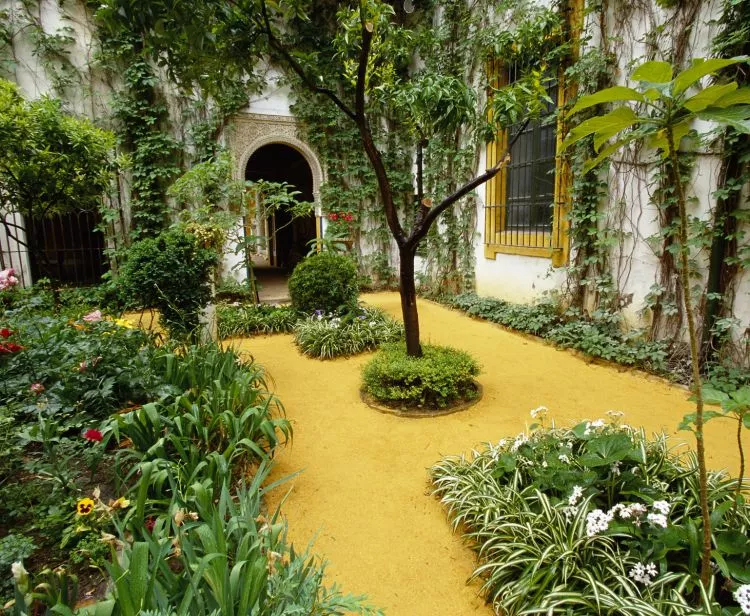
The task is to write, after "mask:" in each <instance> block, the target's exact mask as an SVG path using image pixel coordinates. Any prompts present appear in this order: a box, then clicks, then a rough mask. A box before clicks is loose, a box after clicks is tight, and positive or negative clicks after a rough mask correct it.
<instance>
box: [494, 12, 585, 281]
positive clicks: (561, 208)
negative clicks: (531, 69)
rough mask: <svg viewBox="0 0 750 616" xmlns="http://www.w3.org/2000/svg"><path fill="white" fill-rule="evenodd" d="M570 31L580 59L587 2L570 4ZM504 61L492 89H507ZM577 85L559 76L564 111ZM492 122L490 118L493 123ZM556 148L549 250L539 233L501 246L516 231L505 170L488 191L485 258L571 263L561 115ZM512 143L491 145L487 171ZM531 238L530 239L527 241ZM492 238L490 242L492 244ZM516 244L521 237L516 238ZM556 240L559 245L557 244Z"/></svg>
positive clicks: (568, 177) (501, 138)
mask: <svg viewBox="0 0 750 616" xmlns="http://www.w3.org/2000/svg"><path fill="white" fill-rule="evenodd" d="M567 21H568V28H569V32H570V38H571V40H572V41H574V43H575V44H574V45H572V50H573V51H572V54H571V56H572V57H571V60H572V61H573V62H575V61H576V60H577V59H578V47H579V46H578V44H577V43H578V41H579V40H580V35H581V31H582V29H583V0H570V2H569V5H568V15H567ZM502 69H503V62H502V60H493V61H491V62H490V63H489V66H488V72H489V75H490V85H491V86H492V87H494V88H498V87H502V86H503V85H505V83H504V82H505V81H506V78H505V71H504V70H502ZM577 89H578V88H577V84H576V83H575V82H573V81H572V80H567V79H565V70H564V67H560V70H559V72H558V90H557V108H558V109H562V108H563V107H564V106H565V104H566V103H567V101H569V100H571V99H572V98H574V97H575V96H576V94H577ZM491 119H492V118H491V117H490V120H491ZM555 132H556V146H555V152H556V154H555V194H554V204H553V208H554V210H553V212H554V214H553V217H552V221H553V222H552V232H551V234H550V233H545V234H543V235H544V236H545V237H546V241H545V244H546V246H537V245H535V244H534V242H536V241H538V235H539V234H536V233H523V234H521V235H522V236H523V237H522V244H523V245H521V246H517V245H516V246H509V245H508V244H504V243H501V242H502V241H505V240H506V239H507V238H508V237H509V235H512V234H513V232H512V231H506V230H505V203H506V189H507V172H506V170H505V168H503V170H502V171H501V172H500V173H498V174H497V175H496V176H495V177H494V178H492V179H491V180H490V181H489V182H487V184H486V187H485V220H484V232H485V234H484V237H485V247H484V256H485V258H487V259H494V258H495V257H496V256H497V255H498V254H511V255H525V256H532V257H545V258H551V259H552V265H553V266H554V267H562V266H564V265H566V264H567V263H568V260H569V258H570V240H569V231H570V223H569V221H568V214H569V212H570V207H571V187H572V183H573V180H572V169H571V167H570V161H569V160H568V157H567V156H565V155H564V153H563V149H562V142H563V135H565V134H566V132H567V127H566V124H565V122H564V120H563V118H562V116H561V115H558V118H557V126H556V131H555ZM507 143H508V131H507V130H503V131H500V132H499V133H498V135H497V138H496V139H495V140H494V141H491V142H490V143H488V144H487V168H488V169H489V168H490V167H492V166H494V165H495V164H496V163H497V162H498V160H499V157H500V156H501V155H502V154H503V153H504V152H505V148H506V147H507ZM527 236H528V237H527ZM488 238H490V241H488ZM514 238H515V240H516V242H518V237H517V236H514ZM553 238H555V240H556V241H555V244H556V245H552V243H553Z"/></svg>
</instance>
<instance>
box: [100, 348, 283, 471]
mask: <svg viewBox="0 0 750 616" xmlns="http://www.w3.org/2000/svg"><path fill="white" fill-rule="evenodd" d="M156 364H157V366H159V365H161V366H162V367H163V369H162V371H161V374H162V375H163V378H164V380H165V381H166V383H168V384H170V385H171V386H172V387H173V388H174V391H175V392H179V393H177V394H176V395H173V396H164V397H163V399H162V400H160V401H156V402H151V403H149V404H145V405H143V406H142V407H141V408H139V409H136V410H134V411H131V412H129V413H122V414H118V415H116V416H114V417H113V419H112V423H111V430H112V432H113V433H114V435H115V437H116V438H117V440H118V441H120V442H122V441H123V440H124V439H128V441H129V442H130V447H129V448H128V449H125V450H123V451H122V454H121V459H122V460H133V461H134V464H132V465H131V469H130V476H131V477H132V476H133V473H135V474H137V475H140V476H141V477H151V476H152V473H156V476H158V477H159V481H160V482H163V480H164V479H163V476H162V473H163V472H167V471H171V472H173V474H174V477H175V478H176V480H177V482H178V483H180V484H183V483H184V484H186V485H187V484H189V483H191V482H192V481H194V480H195V479H196V477H201V476H202V477H207V478H210V479H211V481H212V482H213V483H214V485H216V486H220V485H221V483H222V481H223V480H224V479H227V480H229V479H230V478H232V477H233V476H235V475H237V474H240V473H241V472H242V471H243V470H244V469H246V468H247V466H248V464H250V463H251V462H254V461H257V460H259V459H265V458H267V457H269V456H271V455H272V454H273V451H274V449H275V448H276V447H277V446H278V445H279V444H281V443H282V442H283V441H285V440H286V439H288V438H290V437H291V434H292V428H291V425H290V424H289V422H288V421H287V420H286V419H284V418H282V417H274V414H279V413H281V412H282V410H283V409H282V407H281V405H280V404H279V402H278V400H277V399H276V398H275V397H274V396H272V395H271V394H270V393H268V391H267V390H266V384H265V380H264V373H263V370H262V369H261V368H260V367H258V366H257V364H254V363H252V362H250V363H246V362H243V361H241V360H240V358H239V357H238V356H237V355H236V354H235V353H234V352H233V351H232V350H222V349H219V348H218V347H215V346H211V345H203V346H196V347H192V348H190V349H188V350H187V351H186V352H185V353H183V354H180V355H176V354H174V353H169V352H166V353H164V354H162V355H160V356H158V357H157V360H156ZM282 439H283V441H282ZM145 464H149V467H148V470H146V469H145V468H144V465H145ZM153 464H155V465H156V467H154V466H153ZM126 481H127V478H126Z"/></svg>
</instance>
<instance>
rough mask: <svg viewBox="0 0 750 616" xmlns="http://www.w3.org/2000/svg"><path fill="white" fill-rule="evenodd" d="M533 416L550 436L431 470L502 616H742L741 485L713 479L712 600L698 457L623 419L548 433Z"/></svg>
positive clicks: (748, 564)
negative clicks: (704, 571) (704, 584)
mask: <svg viewBox="0 0 750 616" xmlns="http://www.w3.org/2000/svg"><path fill="white" fill-rule="evenodd" d="M531 413H532V416H533V417H534V418H535V419H537V420H539V421H540V423H541V425H540V424H539V423H534V424H533V425H532V427H531V430H532V431H531V432H530V433H521V434H519V435H517V436H516V437H510V438H506V439H502V440H501V441H500V442H498V443H489V444H487V445H486V446H485V447H484V448H482V449H481V450H480V451H475V452H474V453H473V455H472V456H471V457H470V458H466V457H463V456H460V457H448V458H446V459H444V460H442V461H441V462H439V463H438V464H436V465H435V466H434V467H433V468H432V477H433V482H434V485H435V493H436V494H437V495H438V496H439V497H440V499H441V501H442V502H443V504H444V505H445V506H446V508H447V509H448V513H449V515H450V517H451V520H452V522H453V525H454V528H459V527H461V528H464V529H465V532H466V534H467V536H468V537H469V538H470V539H471V540H472V542H473V543H474V545H475V547H476V549H477V550H478V552H479V557H480V564H479V566H478V567H477V569H476V571H475V576H477V577H478V578H480V579H482V580H483V582H484V585H483V589H484V591H485V592H486V594H487V597H488V599H489V600H490V601H491V602H492V604H493V605H494V607H495V610H496V612H497V613H498V614H539V613H548V612H549V611H550V610H552V611H555V612H557V611H560V612H561V613H562V612H564V613H566V614H581V615H583V614H586V615H588V614H602V613H617V614H632V615H634V616H635V615H636V614H637V615H644V614H648V615H651V614H653V615H654V616H657V615H677V614H695V613H705V614H709V613H710V614H714V613H716V614H718V613H722V614H738V613H740V612H739V609H738V608H737V607H736V605H735V601H734V600H733V599H732V591H734V590H736V589H737V588H738V587H739V586H740V585H741V584H747V583H748V582H750V543H748V539H747V536H748V532H750V506H748V504H747V503H746V501H745V499H744V498H742V499H741V500H740V501H739V503H738V504H739V506H738V508H737V509H736V510H734V506H735V500H734V488H735V486H736V484H737V480H733V479H729V478H728V477H727V476H726V475H724V474H722V473H711V474H710V476H709V482H708V483H709V500H710V504H711V512H712V514H711V515H712V522H713V526H714V548H715V551H714V553H713V554H714V563H715V569H714V573H713V576H712V580H711V586H710V588H709V589H707V590H706V592H703V591H702V590H701V588H700V579H699V575H698V570H699V563H700V557H701V537H700V535H701V533H700V529H701V512H700V508H699V504H698V501H699V498H698V492H699V481H698V471H697V467H696V461H695V456H694V455H690V456H688V457H687V458H685V457H682V458H678V457H677V456H676V455H675V454H673V453H671V452H670V451H669V449H668V447H667V444H666V440H665V438H664V437H657V438H654V439H648V438H646V436H645V434H644V433H643V432H642V431H639V430H635V429H633V428H630V427H628V426H625V425H620V424H619V421H618V419H619V416H620V415H621V413H616V412H610V413H609V414H610V415H611V416H612V417H613V418H614V420H615V421H614V422H613V423H611V424H608V423H606V422H604V421H602V420H596V421H590V422H589V421H587V422H583V423H580V424H578V425H577V426H575V427H573V428H569V429H568V428H565V429H562V428H545V427H544V423H545V415H546V413H547V410H546V409H545V408H544V407H540V408H538V409H535V410H533V411H532V412H531ZM746 485H747V484H746ZM696 606H700V607H698V609H697V611H696ZM722 608H724V609H725V610H727V611H721V610H722Z"/></svg>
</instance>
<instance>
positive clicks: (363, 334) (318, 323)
mask: <svg viewBox="0 0 750 616" xmlns="http://www.w3.org/2000/svg"><path fill="white" fill-rule="evenodd" d="M403 337H404V326H403V324H401V323H399V322H398V321H395V320H394V319H392V318H391V317H390V316H388V315H386V314H385V313H384V312H383V311H382V310H378V309H377V308H360V307H358V308H354V309H351V310H347V311H345V312H340V313H328V314H324V313H323V312H322V311H317V313H316V314H312V315H311V316H309V317H307V318H305V319H302V320H300V321H299V322H298V323H297V325H296V327H295V329H294V342H295V344H296V345H297V346H298V347H299V349H300V351H302V352H303V353H304V354H305V355H310V356H311V357H318V358H320V359H331V358H333V357H341V356H347V355H356V354H358V353H362V352H364V351H369V350H372V349H375V348H377V347H379V346H380V345H382V344H387V343H391V342H396V341H398V340H401V339H403Z"/></svg>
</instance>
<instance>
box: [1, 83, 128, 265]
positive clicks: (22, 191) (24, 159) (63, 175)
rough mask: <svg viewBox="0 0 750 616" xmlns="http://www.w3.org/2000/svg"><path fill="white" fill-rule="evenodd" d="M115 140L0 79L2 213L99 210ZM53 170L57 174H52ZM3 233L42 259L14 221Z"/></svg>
mask: <svg viewBox="0 0 750 616" xmlns="http://www.w3.org/2000/svg"><path fill="white" fill-rule="evenodd" d="M114 145H115V142H114V137H113V135H111V134H110V133H108V132H106V131H103V130H101V129H99V128H96V127H95V126H94V124H93V123H92V122H91V121H89V120H87V119H85V118H77V117H74V116H72V115H69V114H66V113H65V112H64V111H63V107H62V103H61V102H60V101H59V100H55V99H52V98H49V97H43V98H41V99H38V100H35V101H31V102H28V101H26V100H24V99H23V97H22V96H21V95H20V93H19V91H18V88H17V87H16V85H15V84H12V83H10V82H8V81H5V80H4V79H0V203H2V206H3V211H10V212H15V213H18V214H20V215H22V216H23V217H25V218H26V219H32V218H33V219H42V218H45V217H49V216H53V215H55V214H64V213H69V212H72V211H75V210H88V211H95V210H97V208H98V207H99V203H100V201H101V199H102V196H103V195H104V193H105V191H106V190H107V189H108V187H109V183H110V181H111V179H112V175H111V174H112V171H113V170H114V160H113V156H114V152H113V150H114ZM53 171H54V172H53ZM4 226H5V230H6V232H7V233H10V235H11V236H12V237H13V238H14V239H15V240H16V241H17V242H18V243H19V244H20V245H21V246H25V247H27V248H28V250H29V251H30V252H31V253H32V255H34V257H36V258H39V259H41V260H42V265H44V260H43V255H42V253H41V252H39V250H38V246H37V243H38V239H39V238H35V237H34V235H33V234H24V233H22V232H21V229H22V227H19V226H18V225H17V222H14V221H13V220H12V219H9V220H6V221H5V223H4Z"/></svg>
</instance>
